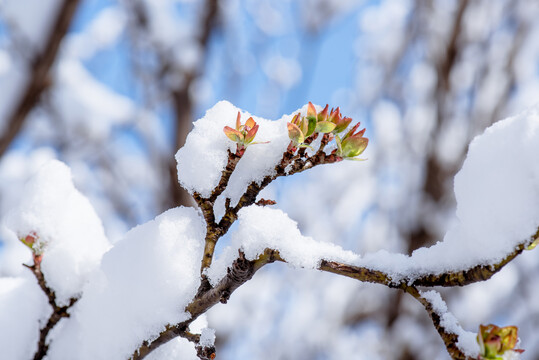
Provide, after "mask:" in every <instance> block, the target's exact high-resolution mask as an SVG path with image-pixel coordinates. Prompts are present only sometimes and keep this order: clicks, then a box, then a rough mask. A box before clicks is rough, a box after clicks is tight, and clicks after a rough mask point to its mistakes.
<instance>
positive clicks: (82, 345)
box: [49, 208, 205, 360]
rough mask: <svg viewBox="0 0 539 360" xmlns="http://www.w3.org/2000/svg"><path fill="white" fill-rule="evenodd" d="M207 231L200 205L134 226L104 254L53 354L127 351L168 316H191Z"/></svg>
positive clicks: (114, 355)
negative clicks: (188, 311)
mask: <svg viewBox="0 0 539 360" xmlns="http://www.w3.org/2000/svg"><path fill="white" fill-rule="evenodd" d="M204 235H205V227H204V225H203V221H202V219H201V218H200V216H199V215H198V213H197V212H196V211H195V210H194V209H192V208H175V209H171V210H169V211H167V212H165V213H163V214H161V215H159V216H158V217H157V218H156V219H155V220H152V221H150V222H148V223H146V224H143V225H140V226H137V227H135V228H133V229H132V230H130V231H129V232H128V233H127V234H126V236H125V238H123V239H122V240H120V241H119V242H117V243H116V244H115V245H114V247H113V248H112V249H111V250H110V251H109V252H107V253H106V254H105V255H104V256H103V259H102V263H101V268H100V269H99V271H97V272H96V273H95V274H94V276H93V277H92V278H91V280H90V283H89V284H88V286H87V287H86V288H85V289H84V296H83V297H82V298H81V300H79V302H77V304H76V305H75V307H74V309H73V312H72V315H71V318H69V319H68V320H67V321H65V324H64V326H63V327H61V328H60V330H59V331H58V332H57V333H56V334H55V336H54V338H53V341H52V343H51V349H50V351H49V354H50V357H51V359H65V360H68V359H73V355H74V354H77V359H78V360H85V359H88V360H90V359H127V358H129V357H130V356H131V354H132V353H133V352H134V351H135V350H136V349H137V348H138V347H139V345H141V344H142V342H143V341H144V340H147V339H152V338H154V337H155V336H157V335H158V334H159V333H160V332H161V331H163V330H164V329H165V326H166V325H167V324H175V323H178V322H181V321H184V320H186V319H188V318H189V316H190V315H189V314H188V313H186V312H185V311H184V308H185V306H186V305H187V304H188V303H189V302H190V301H191V299H192V298H193V297H194V296H195V294H196V291H197V289H198V287H199V285H200V260H201V258H202V253H203V247H204V240H203V239H204ZM170 349H171V351H172V352H178V351H180V350H179V349H177V348H176V347H171V348H170ZM163 358H169V357H163Z"/></svg>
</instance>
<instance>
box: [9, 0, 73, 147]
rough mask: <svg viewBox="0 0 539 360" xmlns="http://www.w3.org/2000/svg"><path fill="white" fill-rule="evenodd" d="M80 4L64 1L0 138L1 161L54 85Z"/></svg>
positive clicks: (33, 61)
mask: <svg viewBox="0 0 539 360" xmlns="http://www.w3.org/2000/svg"><path fill="white" fill-rule="evenodd" d="M78 4H79V0H64V1H63V3H62V4H61V5H60V6H59V10H58V15H57V17H56V20H55V21H54V24H53V26H52V29H51V32H50V34H49V37H48V38H47V39H46V41H45V46H44V48H43V52H41V53H39V54H38V55H37V56H36V57H35V58H34V59H33V60H32V63H31V66H32V72H31V74H30V79H29V80H28V84H27V85H26V88H25V89H24V90H23V93H22V96H21V98H20V100H19V102H18V103H17V105H16V106H15V107H14V109H13V111H12V113H11V115H9V117H8V120H7V123H6V125H5V127H4V134H2V136H0V157H2V155H3V154H4V153H5V152H6V150H7V149H8V147H9V145H10V144H11V143H12V142H13V140H14V139H15V137H16V136H17V134H18V133H19V132H20V130H21V129H22V126H23V124H24V121H25V119H26V117H27V116H28V114H29V113H30V111H31V110H32V109H33V108H34V107H35V106H36V105H37V103H38V101H39V98H40V96H41V94H42V93H43V92H44V91H45V90H46V89H47V87H48V86H49V85H50V76H49V72H50V69H51V67H52V65H53V63H54V61H55V59H56V56H57V54H58V49H59V48H60V44H61V42H62V39H63V38H64V36H65V34H66V33H67V30H68V29H69V25H70V24H71V21H72V20H73V15H74V14H75V11H76V9H77V6H78Z"/></svg>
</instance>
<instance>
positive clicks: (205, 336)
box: [199, 328, 215, 346]
mask: <svg viewBox="0 0 539 360" xmlns="http://www.w3.org/2000/svg"><path fill="white" fill-rule="evenodd" d="M199 344H200V345H201V346H213V345H214V344H215V330H214V329H210V328H205V329H202V333H201V334H200V342H199Z"/></svg>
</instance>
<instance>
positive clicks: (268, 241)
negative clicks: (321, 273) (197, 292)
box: [208, 205, 358, 284]
mask: <svg viewBox="0 0 539 360" xmlns="http://www.w3.org/2000/svg"><path fill="white" fill-rule="evenodd" d="M238 220H239V226H238V229H237V230H236V231H235V232H234V233H233V234H232V240H231V245H230V246H228V247H227V248H226V249H225V250H224V251H223V254H222V255H221V256H220V257H218V258H217V260H216V261H214V262H213V264H212V266H211V267H210V269H209V270H208V277H209V279H210V282H211V283H212V284H216V283H217V282H218V281H219V280H220V279H222V278H223V277H224V276H225V275H226V269H227V267H229V266H230V265H231V264H232V262H233V261H234V259H236V258H237V256H238V250H241V251H243V252H244V254H245V257H246V258H247V259H248V260H255V259H256V258H258V256H259V255H260V254H263V253H264V250H265V249H276V250H279V254H280V256H281V257H282V258H283V259H284V260H285V261H286V262H287V263H288V264H289V265H291V266H293V267H297V268H309V269H316V268H317V267H318V265H319V264H320V261H321V260H322V259H325V260H328V261H340V262H345V263H351V262H354V261H356V260H357V259H358V256H357V255H355V254H353V253H352V252H350V251H345V250H343V249H342V248H340V247H339V246H337V245H335V244H332V243H326V242H317V241H315V240H314V239H312V238H310V237H305V236H303V235H301V233H300V231H299V230H298V227H297V223H296V222H295V221H293V220H291V219H290V218H289V217H288V215H286V214H285V213H284V212H283V211H281V210H278V209H271V208H268V207H260V206H258V205H252V206H249V207H246V208H243V209H242V210H240V212H239V213H238Z"/></svg>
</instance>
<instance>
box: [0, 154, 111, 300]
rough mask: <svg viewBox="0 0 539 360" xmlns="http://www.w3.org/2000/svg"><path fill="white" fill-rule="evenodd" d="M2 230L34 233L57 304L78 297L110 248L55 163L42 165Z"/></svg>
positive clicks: (61, 167) (93, 215) (68, 174)
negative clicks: (37, 238) (37, 239)
mask: <svg viewBox="0 0 539 360" xmlns="http://www.w3.org/2000/svg"><path fill="white" fill-rule="evenodd" d="M23 194H24V195H23V197H22V198H21V199H20V202H19V204H18V206H17V207H16V208H15V209H13V210H12V211H11V212H10V213H9V215H8V216H7V219H6V225H7V227H8V228H9V229H11V230H12V231H13V232H15V234H16V235H17V236H18V237H19V238H24V237H26V236H27V235H28V234H31V233H36V234H37V236H39V241H40V242H42V243H44V244H45V245H44V246H45V248H44V255H43V261H42V265H41V269H42V271H43V274H44V275H45V278H46V279H47V285H48V286H49V287H50V288H51V289H52V290H54V292H55V294H56V299H57V302H58V303H59V304H67V303H69V299H70V298H72V297H76V296H77V295H78V294H80V293H81V291H82V288H83V286H84V284H85V283H86V282H87V280H88V276H89V274H90V273H91V272H92V271H94V269H95V268H96V267H97V266H99V261H100V260H101V257H102V256H103V254H104V253H105V251H107V250H108V249H109V247H110V245H109V242H108V240H107V238H106V237H105V232H104V230H103V225H102V224H101V220H100V219H99V217H98V216H97V214H96V213H95V211H94V209H93V207H92V205H91V204H90V202H89V201H88V199H87V198H86V197H84V195H82V194H81V193H80V192H79V191H78V190H77V189H75V186H74V185H73V181H72V180H71V171H70V170H69V168H68V167H67V166H66V165H65V164H63V163H62V162H60V161H57V160H53V161H50V162H48V163H46V164H45V165H44V166H43V167H41V169H40V170H39V171H38V172H37V174H36V175H35V176H34V177H33V178H32V179H31V180H30V181H29V182H28V183H27V185H26V188H25V191H24V193H23Z"/></svg>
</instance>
